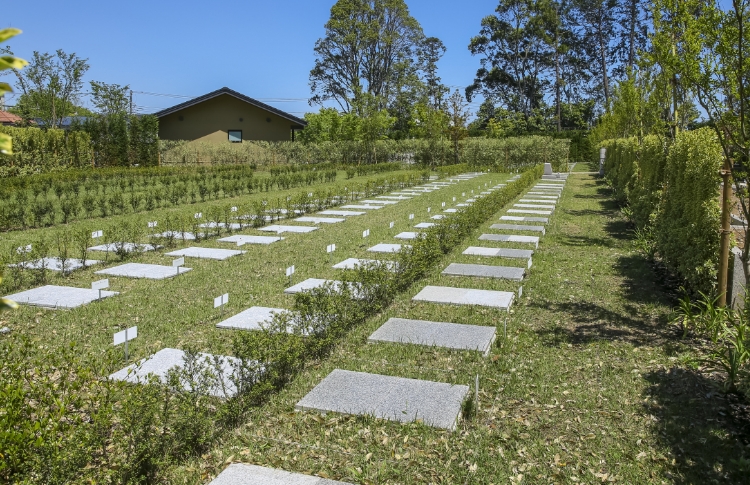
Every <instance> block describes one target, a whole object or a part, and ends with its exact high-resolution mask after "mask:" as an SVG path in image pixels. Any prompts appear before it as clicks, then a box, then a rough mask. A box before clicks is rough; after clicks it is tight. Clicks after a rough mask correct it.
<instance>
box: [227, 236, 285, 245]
mask: <svg viewBox="0 0 750 485" xmlns="http://www.w3.org/2000/svg"><path fill="white" fill-rule="evenodd" d="M283 240H284V238H283V237H274V236H247V235H243V234H237V235H234V236H229V237H223V238H221V239H219V240H218V241H219V242H225V243H234V244H237V245H240V246H242V245H245V244H265V245H268V244H273V243H275V242H278V241H283Z"/></svg>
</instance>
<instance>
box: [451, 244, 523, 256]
mask: <svg viewBox="0 0 750 485" xmlns="http://www.w3.org/2000/svg"><path fill="white" fill-rule="evenodd" d="M463 254H465V255H468V256H489V257H497V258H511V259H529V258H531V256H532V255H533V254H534V251H532V250H531V249H507V248H483V247H477V246H471V247H468V248H466V249H465V250H464V252H463Z"/></svg>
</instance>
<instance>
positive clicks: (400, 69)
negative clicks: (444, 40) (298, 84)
mask: <svg viewBox="0 0 750 485" xmlns="http://www.w3.org/2000/svg"><path fill="white" fill-rule="evenodd" d="M423 39H424V34H423V32H422V27H421V26H420V25H419V22H417V21H416V20H415V19H414V18H413V17H412V16H411V14H410V13H409V9H408V7H407V6H406V3H405V2H404V1H403V0H338V1H337V2H336V3H335V4H334V5H333V7H331V18H330V19H329V20H328V22H327V23H326V25H325V36H324V37H323V38H321V39H319V40H318V41H317V42H316V43H315V49H314V51H315V57H316V59H315V66H314V67H313V69H312V70H311V71H310V89H311V91H312V97H311V98H310V104H311V105H312V104H323V103H324V102H326V101H335V102H336V103H337V104H338V106H339V108H340V109H341V110H342V111H344V112H349V111H350V110H351V109H352V107H353V104H355V103H356V102H358V99H357V97H358V96H359V95H360V94H359V93H367V94H368V95H371V96H375V99H377V100H378V101H379V102H381V103H383V105H382V106H381V107H386V106H388V105H389V104H390V102H391V101H393V99H394V98H395V97H396V95H397V94H398V91H399V89H400V88H402V87H403V86H405V85H407V83H405V82H404V80H405V79H406V78H408V76H409V75H410V74H411V73H413V72H416V71H418V70H419V65H418V58H417V51H418V48H419V46H420V44H421V42H422V40H423Z"/></svg>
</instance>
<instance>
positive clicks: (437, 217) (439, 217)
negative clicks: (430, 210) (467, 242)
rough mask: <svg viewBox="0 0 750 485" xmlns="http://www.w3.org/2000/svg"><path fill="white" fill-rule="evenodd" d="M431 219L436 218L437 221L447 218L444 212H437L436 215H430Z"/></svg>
mask: <svg viewBox="0 0 750 485" xmlns="http://www.w3.org/2000/svg"><path fill="white" fill-rule="evenodd" d="M430 219H435V220H436V221H439V220H440V219H445V215H444V214H436V215H434V216H432V217H430Z"/></svg>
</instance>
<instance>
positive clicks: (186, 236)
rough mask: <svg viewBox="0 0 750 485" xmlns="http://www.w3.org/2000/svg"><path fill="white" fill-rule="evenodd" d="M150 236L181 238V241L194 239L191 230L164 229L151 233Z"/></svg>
mask: <svg viewBox="0 0 750 485" xmlns="http://www.w3.org/2000/svg"><path fill="white" fill-rule="evenodd" d="M151 237H161V238H170V237H171V238H174V239H182V240H183V241H195V234H193V233H192V232H180V231H165V232H160V233H158V234H152V235H151Z"/></svg>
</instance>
